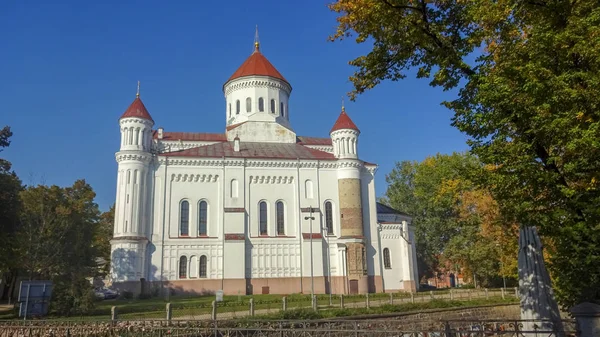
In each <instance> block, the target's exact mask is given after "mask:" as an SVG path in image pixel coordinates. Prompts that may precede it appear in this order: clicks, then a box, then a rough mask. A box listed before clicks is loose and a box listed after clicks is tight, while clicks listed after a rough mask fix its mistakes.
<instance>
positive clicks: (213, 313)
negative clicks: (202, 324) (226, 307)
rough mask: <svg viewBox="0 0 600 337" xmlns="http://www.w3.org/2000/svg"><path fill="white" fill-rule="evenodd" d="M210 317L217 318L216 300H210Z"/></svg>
mask: <svg viewBox="0 0 600 337" xmlns="http://www.w3.org/2000/svg"><path fill="white" fill-rule="evenodd" d="M210 318H211V319H212V320H213V321H216V320H217V301H212V313H211V315H210Z"/></svg>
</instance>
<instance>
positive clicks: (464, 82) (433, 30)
mask: <svg viewBox="0 0 600 337" xmlns="http://www.w3.org/2000/svg"><path fill="white" fill-rule="evenodd" d="M330 8H331V10H333V11H335V12H337V13H339V14H340V16H339V17H338V19H337V20H338V23H339V26H338V29H337V31H336V33H335V34H334V35H333V36H331V39H332V40H337V39H343V38H346V37H349V36H351V35H352V34H353V33H356V41H357V42H359V43H362V42H367V41H368V42H372V43H373V48H372V50H371V51H370V52H369V53H368V54H367V55H365V56H360V57H358V58H357V59H355V60H352V61H351V62H350V64H352V65H354V66H356V67H357V70H356V72H355V74H354V75H353V76H351V77H350V79H351V81H352V82H353V83H354V90H353V92H352V93H351V96H352V98H355V97H356V95H357V94H360V93H362V92H364V91H365V90H368V89H371V88H373V87H375V86H376V85H377V84H379V83H380V82H381V81H383V80H399V79H402V78H404V77H405V76H406V71H407V70H408V69H410V68H416V69H417V77H420V78H429V79H430V81H431V82H430V84H431V85H432V86H441V87H442V88H443V89H445V90H447V89H451V88H459V95H458V98H457V99H456V100H454V101H451V102H444V104H445V105H446V106H447V107H449V108H450V109H452V110H453V111H454V112H455V116H454V119H453V125H454V126H456V127H457V128H459V129H460V130H461V131H463V132H465V133H466V134H467V135H469V136H470V140H469V144H470V145H471V147H472V150H473V152H474V153H475V154H477V155H478V156H479V158H480V159H481V160H482V161H483V162H484V163H486V164H488V165H489V168H490V172H491V177H490V180H489V181H488V183H489V186H490V189H491V191H492V193H493V196H494V198H495V199H496V200H497V201H498V202H499V204H500V206H501V208H502V209H503V212H504V213H506V214H511V215H513V216H514V217H515V218H516V219H517V220H518V221H519V222H521V223H522V224H527V225H536V226H538V228H539V229H540V231H541V233H542V235H544V236H545V237H546V239H547V240H549V241H550V245H549V246H550V247H552V249H553V252H552V254H551V256H552V258H551V264H550V267H551V271H552V273H553V276H554V280H555V285H556V286H557V290H558V291H557V295H558V298H559V301H560V302H561V303H562V304H563V305H564V306H565V307H568V306H571V305H573V304H575V303H578V302H582V301H592V302H597V303H600V269H598V268H597V266H598V264H599V263H600V221H599V220H600V208H598V206H597V205H599V204H600V190H599V187H598V181H599V180H600V179H599V178H600V177H599V175H600V160H598V158H600V141H599V140H600V109H598V107H599V106H600V58H598V56H597V55H598V52H599V51H600V39H598V36H599V35H600V3H599V2H598V1H595V0H580V1H564V0H531V1H522V0H500V1H484V0H473V1H460V0H431V1H429V0H338V1H336V2H335V3H333V4H331V5H330Z"/></svg>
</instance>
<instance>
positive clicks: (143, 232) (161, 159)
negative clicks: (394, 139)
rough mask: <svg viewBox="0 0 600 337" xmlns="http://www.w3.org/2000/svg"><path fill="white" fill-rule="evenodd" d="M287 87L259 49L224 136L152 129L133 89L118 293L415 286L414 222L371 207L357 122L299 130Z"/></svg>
mask: <svg viewBox="0 0 600 337" xmlns="http://www.w3.org/2000/svg"><path fill="white" fill-rule="evenodd" d="M291 91H292V87H291V85H290V83H289V82H288V81H287V80H286V79H285V78H284V77H283V76H282V75H281V73H279V71H277V69H276V68H275V67H274V66H273V65H272V64H271V63H270V62H269V61H268V60H267V59H266V57H265V56H264V55H263V54H262V53H261V52H260V50H259V45H258V43H256V44H255V51H254V52H253V53H252V54H251V55H250V57H249V58H248V59H247V60H246V61H245V62H244V63H243V64H242V65H241V66H240V67H239V69H238V70H237V71H236V72H235V73H234V74H233V75H232V76H231V77H230V78H229V79H228V80H227V81H226V82H225V84H224V85H223V92H224V95H225V121H226V126H225V132H224V133H187V132H169V131H166V130H164V129H162V128H157V129H154V125H155V124H154V120H153V119H152V117H151V115H150V113H149V112H148V110H147V109H146V107H145V106H144V104H143V103H142V100H141V99H140V97H139V92H138V95H137V97H136V98H135V100H134V101H133V103H132V104H131V105H130V106H129V108H128V109H127V110H126V111H125V113H124V114H123V115H122V116H121V118H120V119H119V124H120V130H121V146H120V149H119V152H117V153H116V160H117V163H118V177H117V195H116V208H115V225H114V235H113V239H112V241H111V246H112V256H111V276H110V277H111V282H112V284H113V286H115V287H117V288H129V289H135V290H137V291H139V286H138V285H139V284H141V283H144V284H147V283H150V284H153V285H156V284H161V285H162V286H166V287H169V288H172V289H174V290H175V291H179V292H188V293H206V292H214V291H216V290H223V291H224V293H225V294H239V293H242V294H243V293H246V294H260V293H279V294H289V293H311V292H314V293H334V294H352V293H366V292H383V291H415V290H416V289H417V287H418V281H417V280H418V273H417V263H416V249H415V240H414V232H413V227H412V225H411V218H410V216H408V215H406V214H402V213H400V212H397V211H395V210H393V209H391V208H389V207H386V206H384V205H381V204H378V203H377V202H376V194H375V182H374V175H375V171H376V169H377V166H376V165H375V164H372V163H369V162H366V161H364V160H362V159H360V157H359V142H358V140H359V135H360V131H359V129H358V127H357V126H356V125H355V124H354V123H353V121H352V120H351V119H350V117H349V116H348V114H347V113H346V112H345V111H344V109H343V108H342V112H341V113H340V114H339V116H338V118H337V121H335V123H332V128H331V132H330V134H329V137H327V138H317V137H304V136H299V135H296V133H295V132H294V130H293V128H292V125H291V123H290V109H289V99H290V95H291ZM333 121H334V118H332V122H333ZM140 281H141V282H140Z"/></svg>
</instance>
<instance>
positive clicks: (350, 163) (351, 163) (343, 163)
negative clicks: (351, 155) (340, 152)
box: [337, 159, 363, 169]
mask: <svg viewBox="0 0 600 337" xmlns="http://www.w3.org/2000/svg"><path fill="white" fill-rule="evenodd" d="M337 167H338V168H358V169H359V168H362V167H363V163H362V162H361V161H359V160H343V159H342V160H339V161H338V166H337Z"/></svg>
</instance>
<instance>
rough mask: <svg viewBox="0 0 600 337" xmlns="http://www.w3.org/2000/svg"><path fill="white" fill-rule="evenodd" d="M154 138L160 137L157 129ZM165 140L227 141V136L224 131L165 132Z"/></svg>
mask: <svg viewBox="0 0 600 337" xmlns="http://www.w3.org/2000/svg"><path fill="white" fill-rule="evenodd" d="M154 138H155V139H157V138H158V132H156V131H154ZM163 140H184V141H197V142H226V141H227V136H226V135H225V134H224V133H197V132H163Z"/></svg>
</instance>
